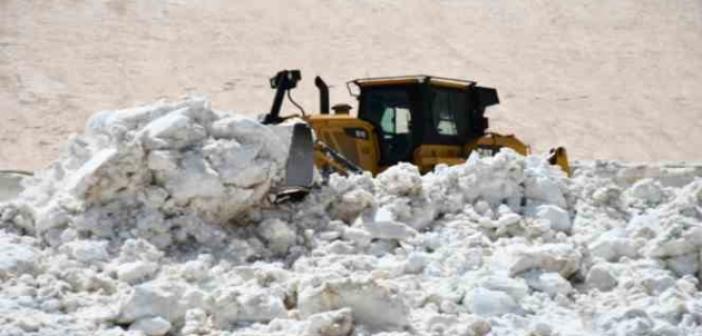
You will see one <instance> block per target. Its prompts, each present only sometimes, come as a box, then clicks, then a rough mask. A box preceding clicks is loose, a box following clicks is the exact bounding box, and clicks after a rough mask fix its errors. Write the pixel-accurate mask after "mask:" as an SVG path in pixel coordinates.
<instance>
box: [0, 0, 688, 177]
mask: <svg viewBox="0 0 702 336" xmlns="http://www.w3.org/2000/svg"><path fill="white" fill-rule="evenodd" d="M281 68H301V69H302V71H303V80H304V82H303V83H302V88H300V89H299V90H298V91H297V92H296V93H295V95H296V97H297V98H298V100H300V101H301V102H303V103H304V105H305V106H306V107H307V108H308V110H314V108H315V107H316V106H317V100H316V92H315V90H314V86H313V84H312V80H311V79H312V78H313V77H314V75H316V74H320V75H323V76H324V77H325V79H326V80H327V81H328V82H329V83H331V84H333V85H334V86H333V87H332V100H333V101H334V102H347V103H353V100H352V99H351V98H350V97H349V96H348V94H347V93H346V89H345V88H344V86H343V83H344V82H345V81H347V80H349V79H352V78H356V77H363V76H381V75H396V74H404V73H429V74H436V75H443V76H452V77H460V78H469V79H475V80H478V81H479V82H481V83H482V84H483V85H487V86H494V87H496V88H498V89H499V92H500V96H501V98H502V105H500V106H499V107H497V108H494V109H492V110H491V111H490V114H489V116H490V117H491V118H492V125H493V126H494V128H495V129H496V130H502V131H505V130H507V131H510V132H514V133H516V134H518V135H519V136H521V137H522V138H524V139H525V140H527V141H528V142H529V143H531V144H533V146H534V147H535V149H536V150H537V151H542V150H547V149H548V148H549V147H550V146H552V145H557V144H558V145H565V146H567V148H568V149H569V151H570V153H571V155H572V156H573V157H574V158H578V159H594V158H597V159H622V160H631V161H660V160H700V159H702V154H700V153H701V152H700V148H702V117H701V116H702V99H701V98H702V71H701V70H702V2H700V1H698V0H670V1H663V0H661V1H653V0H619V1H606V0H591V1H580V0H579V1H530V2H523V1H518V0H491V1H376V0H373V1H370V0H367V1H341V0H303V1H296V2H294V3H291V2H287V1H256V2H252V1H241V2H234V1H223V0H222V1H217V0H210V1H191V2H188V1H126V0H117V1H79V0H72V1H69V0H61V1H51V2H46V1H19V0H0V169H2V168H15V169H37V168H41V167H43V166H45V165H46V164H48V163H49V162H50V161H51V160H52V159H54V158H55V157H56V156H57V152H58V150H59V148H60V146H61V144H62V143H63V141H64V140H65V139H66V137H67V136H68V135H69V134H70V133H72V132H77V131H79V130H80V129H82V128H83V126H84V123H85V121H86V119H87V118H88V116H89V115H90V114H92V113H93V112H95V111H97V110H103V109H113V108H118V107H124V106H131V105H134V104H138V103H145V102H151V101H153V100H154V99H155V98H160V97H164V98H178V97H181V96H183V95H186V94H205V95H207V96H209V97H210V98H211V99H212V102H213V105H214V107H215V108H217V109H222V110H234V111H237V112H241V113H248V114H252V115H253V114H259V113H262V112H265V111H266V110H267V109H268V108H269V105H270V101H271V97H272V94H273V92H272V91H271V90H270V89H269V88H268V87H267V79H268V78H269V77H270V76H272V75H273V74H274V73H275V71H277V70H278V69H281Z"/></svg>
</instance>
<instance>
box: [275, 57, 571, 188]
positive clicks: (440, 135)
mask: <svg viewBox="0 0 702 336" xmlns="http://www.w3.org/2000/svg"><path fill="white" fill-rule="evenodd" d="M301 78H302V76H301V74H300V71H299V70H283V71H280V72H278V73H277V74H276V75H275V76H274V77H273V78H271V79H270V85H271V88H273V89H275V90H276V93H275V98H274V100H273V105H272V107H271V110H270V112H269V113H268V114H266V115H264V116H262V117H261V122H262V123H264V124H278V123H281V122H283V121H285V120H287V119H290V118H294V117H299V118H300V119H302V120H303V121H304V123H298V124H295V126H294V128H293V138H292V145H291V149H290V155H289V157H288V162H287V166H286V183H285V184H286V185H288V186H291V187H298V188H307V187H308V186H309V185H311V183H312V180H313V168H312V166H313V165H314V166H316V167H317V168H318V169H319V171H320V172H322V173H323V174H329V173H332V172H337V173H341V174H350V173H359V172H362V171H369V172H371V173H372V174H373V175H375V174H378V173H380V172H382V171H383V170H385V169H387V168H388V167H390V166H392V165H395V164H397V163H398V162H409V163H412V164H414V165H416V166H417V167H418V168H419V170H420V171H421V172H422V173H425V172H428V171H430V170H432V169H433V168H434V166H436V165H437V164H442V163H443V164H448V165H453V164H459V163H462V162H465V160H466V159H467V158H468V156H469V155H470V154H471V153H473V152H474V151H477V152H478V153H479V154H481V155H493V154H495V153H497V152H498V151H499V150H500V148H503V147H508V148H511V149H513V150H515V151H516V152H518V153H520V154H522V155H527V154H530V148H529V146H528V145H526V144H525V143H524V142H522V141H521V140H519V139H518V138H516V137H515V136H513V135H503V134H498V133H493V132H488V131H487V129H488V119H487V118H486V117H485V109H486V108H487V107H488V106H492V105H495V104H498V103H499V98H498V96H497V90H495V89H493V88H488V87H482V86H478V85H477V83H476V82H473V81H468V80H460V79H452V78H443V77H437V76H427V75H416V76H399V77H383V78H364V79H356V80H352V81H350V82H348V83H347V88H348V91H349V94H351V95H352V96H354V97H355V98H356V99H357V100H358V108H357V112H356V114H355V115H354V114H352V113H351V110H352V107H351V106H350V105H347V104H337V105H334V106H333V107H331V111H330V108H329V88H328V86H327V84H326V83H325V82H324V81H323V80H322V79H321V78H320V77H319V76H317V77H316V78H315V85H316V86H317V88H318V90H319V97H320V98H319V105H320V106H319V113H318V114H307V113H305V110H304V109H303V108H302V107H301V106H300V105H299V104H297V103H296V102H295V100H294V99H293V98H292V96H291V91H292V89H294V88H295V87H296V86H297V83H298V82H299V81H300V80H301ZM286 94H287V97H288V99H289V100H290V102H291V103H292V104H293V105H295V106H296V107H297V108H298V109H299V111H300V113H299V114H292V115H287V116H281V115H280V112H281V108H282V104H283V100H284V98H285V96H286ZM310 128H311V129H310ZM312 130H313V131H314V134H313V132H312ZM548 160H549V162H550V163H551V164H554V165H558V166H560V167H561V168H562V169H563V171H564V172H565V173H566V174H570V167H569V164H568V157H567V154H566V150H565V149H564V148H562V147H558V148H554V149H552V150H551V151H550V152H549V156H548Z"/></svg>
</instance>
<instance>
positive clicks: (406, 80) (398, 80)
mask: <svg viewBox="0 0 702 336" xmlns="http://www.w3.org/2000/svg"><path fill="white" fill-rule="evenodd" d="M427 82H428V83H430V84H432V85H434V86H439V87H447V88H456V89H465V88H469V87H471V86H474V85H475V84H476V82H474V81H470V80H463V79H455V78H446V77H439V76H429V75H409V76H396V77H376V78H361V79H355V80H352V81H350V82H349V84H351V83H353V84H356V85H357V86H358V87H360V88H364V87H371V86H386V85H387V86H391V85H402V84H422V83H427Z"/></svg>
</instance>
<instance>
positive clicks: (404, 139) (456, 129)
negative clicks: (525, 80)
mask: <svg viewBox="0 0 702 336" xmlns="http://www.w3.org/2000/svg"><path fill="white" fill-rule="evenodd" d="M349 83H350V84H354V85H356V86H357V87H358V88H359V90H357V91H358V92H359V93H358V100H359V111H358V118H359V119H361V120H365V121H367V122H369V123H371V124H372V125H373V126H374V129H375V131H376V133H377V134H376V135H377V138H378V142H379V147H380V162H379V164H380V165H381V166H390V165H393V164H395V163H397V162H403V161H405V162H412V158H413V154H414V151H415V150H416V149H417V148H418V147H419V146H422V145H452V146H455V145H458V146H461V145H464V144H466V143H467V142H469V141H471V140H472V139H476V138H478V137H480V136H482V135H484V134H485V130H486V129H487V127H488V125H487V119H486V118H485V117H484V112H485V107H487V106H489V105H493V104H497V103H498V102H499V100H498V98H497V91H496V90H494V89H490V88H484V87H478V86H476V85H475V82H472V81H463V80H457V79H448V78H440V77H430V76H406V77H393V78H374V79H358V80H355V81H352V82H349Z"/></svg>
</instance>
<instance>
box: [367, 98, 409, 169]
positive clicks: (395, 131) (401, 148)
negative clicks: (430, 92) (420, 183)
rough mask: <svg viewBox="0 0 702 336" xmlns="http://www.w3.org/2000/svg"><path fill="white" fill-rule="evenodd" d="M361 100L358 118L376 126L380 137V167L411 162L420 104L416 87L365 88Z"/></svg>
mask: <svg viewBox="0 0 702 336" xmlns="http://www.w3.org/2000/svg"><path fill="white" fill-rule="evenodd" d="M359 99H360V106H359V118H360V119H362V120H366V121H368V122H370V123H371V124H373V126H374V127H375V130H376V133H377V135H378V139H379V145H380V165H381V166H390V165H394V164H396V163H397V162H402V161H405V162H411V161H412V153H413V151H414V149H415V148H416V144H417V143H418V142H417V141H416V140H417V139H416V138H417V136H416V135H415V134H413V122H415V119H416V118H414V115H415V113H414V111H416V110H417V109H418V108H417V107H418V103H419V99H418V89H417V87H416V85H413V86H411V85H406V86H405V85H403V86H378V87H369V88H364V89H363V90H362V92H361V96H360V98H359Z"/></svg>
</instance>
